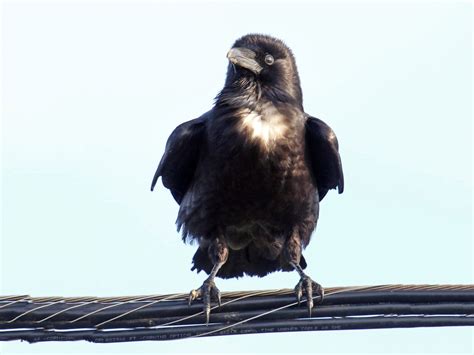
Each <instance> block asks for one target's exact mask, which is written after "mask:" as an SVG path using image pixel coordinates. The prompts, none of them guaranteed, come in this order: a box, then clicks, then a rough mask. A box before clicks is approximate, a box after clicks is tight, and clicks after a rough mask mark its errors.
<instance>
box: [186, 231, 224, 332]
mask: <svg viewBox="0 0 474 355" xmlns="http://www.w3.org/2000/svg"><path fill="white" fill-rule="evenodd" d="M208 253H209V257H210V258H211V260H212V263H213V264H214V266H213V267H212V270H211V272H210V274H209V276H208V277H207V279H206V280H204V282H203V284H202V286H201V287H199V288H198V289H195V290H192V291H191V292H190V293H189V305H191V303H192V302H193V301H194V300H195V299H197V298H202V302H203V306H204V315H205V317H206V324H208V323H209V316H210V314H211V299H215V300H217V303H218V304H219V306H220V305H221V292H220V291H219V289H218V288H217V287H216V284H215V283H214V278H215V277H216V275H217V272H218V271H219V269H220V268H221V267H222V265H224V264H225V262H226V261H227V257H228V256H229V249H228V248H227V245H226V243H225V242H224V241H223V240H222V239H218V238H216V239H214V240H213V241H212V242H211V244H210V245H209V249H208Z"/></svg>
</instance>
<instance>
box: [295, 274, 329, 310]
mask: <svg viewBox="0 0 474 355" xmlns="http://www.w3.org/2000/svg"><path fill="white" fill-rule="evenodd" d="M295 293H296V299H297V300H298V305H299V304H300V302H301V298H302V297H303V293H305V294H306V305H307V307H308V314H309V317H311V312H312V309H313V304H314V303H313V294H316V295H318V296H319V301H318V303H321V302H322V301H323V298H324V288H323V287H322V286H321V285H320V284H318V283H317V282H315V281H313V280H312V279H311V278H310V277H309V276H303V277H301V279H300V281H299V282H298V283H297V284H296V287H295Z"/></svg>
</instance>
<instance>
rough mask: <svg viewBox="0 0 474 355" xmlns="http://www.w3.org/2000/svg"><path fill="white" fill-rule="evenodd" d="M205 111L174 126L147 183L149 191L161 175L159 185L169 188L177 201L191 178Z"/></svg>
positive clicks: (203, 136)
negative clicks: (149, 183) (153, 172)
mask: <svg viewBox="0 0 474 355" xmlns="http://www.w3.org/2000/svg"><path fill="white" fill-rule="evenodd" d="M206 116H207V115H206V114H204V115H202V116H201V117H199V118H196V119H194V120H191V121H188V122H185V123H183V124H181V125H179V126H178V127H176V128H175V130H174V131H173V133H171V135H170V136H169V138H168V141H167V142H166V148H165V153H164V154H163V157H162V158H161V161H160V164H159V165H158V168H157V169H156V172H155V176H153V181H152V183H151V190H152V191H153V189H154V187H155V184H156V182H157V181H158V178H159V177H160V176H161V179H162V181H163V185H164V186H165V187H166V188H168V189H170V190H171V194H172V195H173V197H174V199H175V200H176V202H178V204H180V203H181V200H182V199H183V197H184V194H185V193H186V191H187V190H188V188H189V186H190V184H191V181H192V179H193V177H194V172H195V170H196V166H197V164H198V160H199V154H200V150H201V147H202V144H203V142H204V139H205V125H206V122H205V121H206V120H205V119H206Z"/></svg>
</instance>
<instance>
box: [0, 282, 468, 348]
mask: <svg viewBox="0 0 474 355" xmlns="http://www.w3.org/2000/svg"><path fill="white" fill-rule="evenodd" d="M420 292H421V293H420ZM344 293H347V296H342V297H343V298H342V299H341V298H340V297H339V298H331V296H333V295H336V294H342V295H344ZM359 293H360V296H358V294H359ZM289 295H292V296H294V290H291V289H278V290H258V291H234V292H226V293H223V295H222V298H223V299H224V300H225V301H224V302H223V303H222V305H221V306H222V307H224V306H226V305H229V304H232V303H235V302H238V301H242V300H245V299H251V300H249V301H244V303H238V305H237V306H236V307H233V308H226V310H225V311H220V310H219V309H218V308H219V306H214V307H212V308H211V309H212V310H213V311H216V312H217V313H214V314H216V320H218V319H219V321H217V323H214V324H210V325H209V326H204V325H202V320H201V319H200V318H199V319H196V320H195V321H194V320H193V321H191V323H189V322H190V320H191V319H194V318H197V317H199V316H200V315H203V313H204V312H203V311H202V310H201V311H197V312H193V311H192V309H196V308H197V307H194V308H187V306H184V302H182V301H183V300H186V299H187V297H188V295H187V294H184V293H175V294H167V295H148V296H122V297H90V296H89V297H30V296H26V295H19V296H0V311H1V312H0V326H2V324H3V326H2V327H1V328H2V329H4V330H2V331H0V340H11V339H23V340H27V341H33V342H34V341H46V340H72V339H74V340H78V339H85V340H89V341H98V342H109V341H134V340H166V339H177V338H197V337H205V336H214V335H226V334H241V333H245V332H247V333H261V332H268V331H271V330H268V329H275V330H274V331H276V332H277V331H295V330H296V331H303V330H310V329H312V330H327V329H360V328H363V327H366V328H364V329H373V328H381V327H382V328H383V327H385V328H386V327H413V326H452V325H474V285H377V286H351V287H330V288H326V296H328V299H329V306H328V305H326V306H324V307H326V310H325V311H324V312H323V313H320V314H322V315H321V316H316V317H313V318H307V317H305V316H304V315H303V312H302V311H301V310H300V309H298V308H295V307H294V306H296V305H297V304H298V302H295V301H292V300H291V299H289V297H288V296H289ZM397 295H398V296H400V295H401V298H400V297H397ZM374 296H375V298H374ZM413 297H414V298H413ZM453 297H454V298H453ZM317 298H318V296H314V297H313V299H317ZM385 298H387V299H388V301H389V303H387V302H386V299H385ZM259 299H260V300H261V301H258V300H259ZM331 299H332V300H333V301H331ZM275 301H276V302H277V303H272V302H275ZM302 301H303V302H305V301H306V300H302ZM412 301H413V302H415V303H413V302H412ZM249 302H250V303H249ZM331 302H333V303H331ZM334 302H335V303H334ZM341 302H342V303H341ZM351 302H355V303H353V304H350V303H351ZM360 302H362V303H361V304H360V306H362V307H360V306H357V304H358V303H360ZM391 302H395V303H391ZM397 302H398V303H397ZM420 302H421V303H420ZM453 302H454V303H453ZM157 303H162V306H161V305H160V306H159V307H158V308H156V307H155V308H153V310H161V311H159V312H163V311H166V312H167V313H166V312H165V313H164V314H165V316H164V318H163V316H162V315H161V314H162V313H158V314H160V316H158V317H157V316H156V315H154V314H153V312H155V311H153V310H148V311H146V312H145V313H143V312H141V313H138V311H140V310H143V309H145V308H147V307H148V308H149V307H151V306H153V305H156V304H157ZM135 304H136V305H137V306H134V307H133V308H131V309H127V308H129V307H128V306H129V305H132V306H133V305H135ZM325 304H326V302H325ZM390 304H393V307H392V308H390V307H389V306H390ZM62 305H65V306H66V308H63V309H60V310H57V308H61V306H62ZM90 305H94V307H92V310H91V308H90V307H88V308H84V314H81V315H80V316H78V315H79V314H80V312H81V311H80V310H81V307H87V306H90ZM251 305H253V306H252V307H251V308H250V309H251V310H252V311H248V308H246V307H248V306H251ZM387 305H388V306H387ZM24 306H25V308H23V309H24V311H23V309H22V307H24ZM26 306H27V307H29V309H26V308H27V307H26ZM96 306H98V308H95V307H96ZM123 306H125V307H123ZM168 306H170V307H172V308H171V309H170V310H168ZM412 306H413V308H414V309H416V311H417V312H420V311H421V312H423V311H426V312H428V316H426V315H424V314H417V313H414V312H413V311H412V310H411V309H410V308H411V307H412ZM8 307H13V308H11V309H12V310H11V311H8ZM31 307H32V308H31ZM292 307H293V308H292ZM324 307H323V308H324ZM338 307H339V309H341V308H344V309H351V310H346V311H342V313H341V311H337V308H338ZM351 307H352V308H351ZM357 307H359V310H357V309H356V308H357ZM48 308H51V309H52V313H51V314H49V315H46V316H43V315H45V313H46V314H47V313H48V311H47V310H48ZM114 308H118V310H117V311H112V312H110V311H107V312H104V311H106V310H110V309H114ZM72 309H75V311H74V313H71V314H67V312H68V311H70V310H72ZM286 309H288V311H285V312H286V313H281V311H283V310H286ZM76 310H77V311H76ZM172 310H176V311H178V314H181V316H177V315H176V313H173V312H175V311H172ZM354 310H355V311H354ZM381 310H383V311H384V312H390V310H395V311H396V312H401V313H397V314H395V315H394V314H392V313H385V314H383V316H380V315H381V314H382V313H380V312H381ZM440 310H442V311H443V313H439V311H440ZM38 311H41V312H38ZM45 311H46V312H45ZM189 311H191V312H193V313H191V314H185V315H184V316H183V315H182V314H183V312H184V313H189ZM78 312H79V313H78ZM101 312H102V313H103V314H102V315H101V316H100V317H98V314H100V313H101ZM147 312H148V313H147ZM150 312H151V313H150ZM220 312H224V313H220ZM226 312H227V313H226ZM228 312H230V313H228ZM278 312H280V313H278ZM331 312H332V313H331ZM64 313H66V314H65V315H64V316H62V317H61V319H60V320H59V323H58V322H54V321H53V323H51V321H52V319H54V318H55V317H58V316H59V315H61V314H64ZM8 314H10V315H11V314H13V315H14V317H12V318H10V319H5V317H6V315H8ZM134 314H137V315H134ZM166 314H171V316H166ZM212 314H213V313H211V316H212ZM272 314H275V316H271V317H268V316H269V315H272ZM325 314H329V315H328V316H323V315H325ZM333 314H343V316H342V317H341V316H340V315H339V316H334V315H333ZM235 315H237V317H236V316H235ZM302 315H303V317H302V318H301V316H302ZM25 316H28V317H25ZM38 316H40V317H42V318H40V319H38ZM71 316H73V319H72V320H69V319H68V317H71ZM91 316H94V317H92V318H91ZM131 316H133V317H132V318H131ZM2 317H3V318H2ZM124 317H127V320H126V321H124V322H118V323H117V321H118V320H120V319H121V318H124ZM144 317H145V318H144ZM149 317H152V318H150V320H149V319H148V318H149ZM166 317H169V318H166ZM278 317H280V318H278ZM104 318H105V319H104ZM170 318H171V319H170ZM262 318H264V319H267V320H265V321H262V320H260V319H262ZM369 318H370V319H369ZM31 319H33V320H32V321H30V320H31ZM86 319H87V321H86ZM152 319H158V321H159V320H160V319H163V321H164V323H160V324H158V325H153V324H154V323H155V324H156V322H155V321H154V320H153V321H152ZM145 320H147V322H146V323H145V322H144V321H145ZM165 320H166V321H165ZM79 321H82V322H81V323H80V324H79ZM84 321H86V323H85V324H86V329H89V330H87V331H78V330H74V329H78V328H84V326H83V325H84ZM211 321H212V317H211ZM18 322H20V323H18ZM65 322H66V323H68V324H71V326H68V327H66V328H68V330H67V331H64V330H59V329H61V328H56V325H60V324H64V323H65ZM114 322H115V323H114ZM127 322H128V323H127ZM183 322H186V323H184V324H188V325H185V326H183V325H179V326H177V324H179V323H183ZM76 323H77V324H78V326H72V324H76ZM9 324H10V325H12V326H14V325H15V324H18V325H17V326H14V327H13V328H10V327H9ZM87 324H89V325H88V326H87ZM124 324H125V326H126V325H127V324H129V325H130V326H131V329H128V330H123V329H121V328H124ZM134 324H135V326H134ZM136 324H146V325H139V326H137V325H136ZM290 324H291V327H290V326H289V325H290ZM43 325H44V326H43ZM106 325H107V328H111V330H109V329H108V330H103V329H102V328H103V327H104V326H106ZM286 325H288V327H287V326H286ZM292 327H293V328H292ZM5 328H6V330H5ZM69 328H72V329H73V330H71V329H69ZM99 328H100V329H99ZM11 329H21V330H15V331H11ZM113 329H116V330H113ZM117 329H120V330H117ZM121 339H122V340H121ZM127 339H128V340H127Z"/></svg>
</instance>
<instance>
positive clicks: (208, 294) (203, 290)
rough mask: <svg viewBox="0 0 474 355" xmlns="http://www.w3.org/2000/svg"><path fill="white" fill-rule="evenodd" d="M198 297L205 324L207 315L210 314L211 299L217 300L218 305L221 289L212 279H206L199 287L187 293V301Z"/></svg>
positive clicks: (207, 318) (207, 322) (190, 301)
mask: <svg viewBox="0 0 474 355" xmlns="http://www.w3.org/2000/svg"><path fill="white" fill-rule="evenodd" d="M198 298H202V302H203V311H204V315H205V317H206V324H209V316H210V314H211V299H213V300H217V303H218V304H219V306H220V305H221V291H219V289H218V288H217V287H216V284H215V283H214V280H213V279H207V280H206V281H204V283H203V284H202V286H201V287H199V288H198V289H196V290H192V291H191V292H190V293H189V302H188V304H189V305H191V303H192V302H193V301H194V300H195V299H198Z"/></svg>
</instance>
